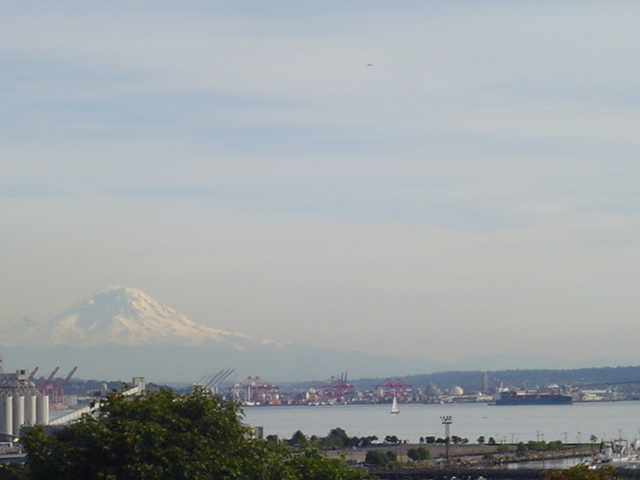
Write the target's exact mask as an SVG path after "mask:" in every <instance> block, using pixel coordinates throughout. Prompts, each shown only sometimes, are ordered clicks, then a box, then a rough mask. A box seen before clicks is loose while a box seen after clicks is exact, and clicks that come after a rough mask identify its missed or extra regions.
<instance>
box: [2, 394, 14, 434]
mask: <svg viewBox="0 0 640 480" xmlns="http://www.w3.org/2000/svg"><path fill="white" fill-rule="evenodd" d="M0 433H7V434H9V435H13V397H7V396H5V395H2V396H0Z"/></svg>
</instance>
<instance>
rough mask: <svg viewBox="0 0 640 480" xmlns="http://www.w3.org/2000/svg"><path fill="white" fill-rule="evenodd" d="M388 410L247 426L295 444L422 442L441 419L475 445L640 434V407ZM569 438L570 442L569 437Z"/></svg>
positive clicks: (274, 410) (270, 411) (261, 416)
mask: <svg viewBox="0 0 640 480" xmlns="http://www.w3.org/2000/svg"><path fill="white" fill-rule="evenodd" d="M389 409H390V406H389V405H337V406H300V407H245V408H244V412H245V421H246V423H250V424H254V425H260V426H263V427H264V433H265V435H272V434H275V435H278V437H280V438H290V437H291V436H292V434H293V433H294V432H295V431H296V430H301V431H302V432H303V433H304V434H305V435H308V436H310V435H317V436H326V435H327V434H328V433H329V430H331V429H332V428H335V427H341V428H343V429H344V430H346V432H347V434H348V435H349V436H358V437H362V436H369V435H376V436H377V437H378V438H379V439H380V440H382V439H383V438H384V437H385V436H386V435H397V436H398V437H399V438H400V439H402V440H407V441H409V442H418V440H419V438H420V437H426V436H430V435H433V436H436V437H444V427H443V426H442V424H441V422H440V416H441V415H451V416H452V417H453V424H452V426H451V435H457V436H459V437H462V438H468V439H469V441H470V442H475V441H476V440H477V439H478V437H480V436H481V435H483V436H484V437H485V438H486V439H487V440H488V439H489V437H494V438H495V439H496V441H506V442H512V441H514V442H518V441H523V442H527V441H529V440H536V439H538V437H539V438H540V440H543V439H544V440H545V441H551V440H561V441H562V442H565V441H566V442H568V443H573V442H576V441H582V442H585V443H587V442H589V439H590V437H591V435H595V436H596V437H598V441H600V440H602V439H605V440H610V439H612V438H618V437H620V436H622V437H623V438H627V439H629V440H631V439H633V438H635V436H636V435H637V434H638V429H639V428H640V403H638V402H611V403H578V404H574V405H539V406H505V407H500V406H495V405H487V404H428V405H425V404H408V405H400V410H401V412H400V414H399V415H391V414H390V413H389ZM565 434H566V436H565Z"/></svg>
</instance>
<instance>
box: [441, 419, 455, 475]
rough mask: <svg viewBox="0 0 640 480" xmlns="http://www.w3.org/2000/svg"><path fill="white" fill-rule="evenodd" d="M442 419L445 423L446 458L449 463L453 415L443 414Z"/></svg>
mask: <svg viewBox="0 0 640 480" xmlns="http://www.w3.org/2000/svg"><path fill="white" fill-rule="evenodd" d="M440 420H442V424H443V425H444V446H445V450H444V451H445V458H446V459H447V465H449V463H450V460H449V459H450V455H449V443H450V441H451V438H450V435H449V434H450V427H451V424H452V423H453V417H452V416H451V415H442V416H441V417H440Z"/></svg>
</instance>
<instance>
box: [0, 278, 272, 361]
mask: <svg viewBox="0 0 640 480" xmlns="http://www.w3.org/2000/svg"><path fill="white" fill-rule="evenodd" d="M212 341H213V342H219V343H223V344H225V345H228V346H230V347H232V348H233V349H235V350H241V351H243V350H251V349H253V348H255V347H259V346H262V345H265V344H272V343H273V342H272V341H270V340H258V339H255V338H252V337H249V336H247V335H242V334H240V333H233V332H227V331H224V330H217V329H215V328H211V327H206V326H203V325H199V324H197V323H195V322H193V321H191V320H189V319H188V318H187V317H185V316H184V315H183V314H181V313H179V312H177V311H176V310H174V309H173V308H171V307H168V306H166V305H163V304H162V303H160V302H158V301H157V300H155V299H153V298H151V297H150V296H148V295H146V294H145V293H143V292H141V291H140V290H136V289H133V288H127V287H108V288H105V289H103V290H99V291H97V292H95V293H93V294H92V295H90V296H88V297H87V298H85V299H84V300H82V301H80V302H79V303H77V304H76V305H74V306H72V307H71V308H69V309H68V310H66V311H65V312H63V313H61V314H60V315H58V316H57V317H55V318H53V319H52V320H50V321H48V322H44V323H41V324H34V322H32V321H28V320H27V319H23V320H20V321H19V322H18V323H16V324H15V325H14V326H13V327H11V328H10V329H9V330H7V331H6V332H2V334H0V344H2V345H4V346H32V347H45V348H46V347H52V346H71V347H75V348H88V347H96V346H101V345H129V346H135V345H181V346H193V345H202V344H205V343H212Z"/></svg>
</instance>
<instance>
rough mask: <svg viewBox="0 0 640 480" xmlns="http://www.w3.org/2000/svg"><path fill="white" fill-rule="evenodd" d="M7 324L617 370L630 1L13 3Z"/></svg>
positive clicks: (637, 276) (625, 284)
mask: <svg viewBox="0 0 640 480" xmlns="http://www.w3.org/2000/svg"><path fill="white" fill-rule="evenodd" d="M0 97H1V98H0V109H1V110H0V111H1V113H2V114H1V116H0V122H1V124H0V138H1V141H2V143H1V145H2V149H1V151H0V155H1V157H0V158H1V165H2V172H3V175H2V176H1V177H0V202H1V203H0V271H1V272H2V280H3V281H2V284H3V285H2V288H1V289H0V321H1V323H0V325H2V326H8V325H10V324H11V323H13V322H15V321H16V320H18V319H19V318H21V317H23V316H28V317H31V318H34V319H36V320H45V319H48V318H51V317H53V316H55V315H57V314H58V313H60V312H61V311H62V310H64V309H65V308H67V307H69V306H70V305H71V304H73V303H75V302H76V301H78V300H80V299H81V298H83V297H85V296H86V295H88V294H90V293H92V292H93V291H95V290H97V289H99V288H101V287H104V286H106V285H125V286H130V287H134V288H138V289H141V290H143V291H145V292H146V293H148V294H150V295H151V296H153V297H155V298H157V299H158V300H160V301H161V302H163V303H165V304H168V305H170V306H172V307H174V308H176V309H178V310H179V311H181V312H183V313H185V314H186V315H187V316H188V317H189V318H191V319H193V320H194V321H197V322H200V323H203V324H206V325H209V326H213V327H217V328H223V329H227V330H233V331H238V332H242V333H247V334H250V335H255V336H259V337H268V338H275V339H278V340H283V339H288V340H291V341H294V342H296V343H302V344H308V345H315V346H336V347H338V348H342V349H357V350H359V351H363V352H369V353H389V354H410V355H423V356H426V357H432V358H436V357H440V358H444V359H448V360H456V359H458V358H460V357H463V356H465V355H467V354H471V353H475V354H482V353H510V354H530V353H538V354H542V355H552V356H557V357H560V358H583V357H593V356H610V357H617V356H633V357H636V358H638V357H640V355H639V354H638V340H637V339H638V337H639V335H640V322H639V321H638V320H639V319H638V313H639V312H640V295H639V294H638V285H640V2H636V1H629V2H625V1H616V2H596V1H564V2H555V1H554V2H544V1H536V2H524V1H514V0H508V1H507V0H505V1H481V0H474V1H425V0H421V1H384V2H383V1H372V0H367V1H347V2H327V1H317V2H311V1H299V0H298V1H273V2H264V1H255V2H243V1H240V2H238V1H229V2H223V1H219V2H216V1H202V0H198V1H190V0H184V1H180V2H176V1H172V2H169V1H157V0H155V1H138V0H129V1H109V2H80V1H56V2H50V1H46V2H45V1H33V2H22V1H7V2H4V3H3V5H2V15H0Z"/></svg>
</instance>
